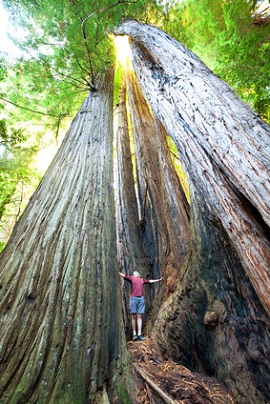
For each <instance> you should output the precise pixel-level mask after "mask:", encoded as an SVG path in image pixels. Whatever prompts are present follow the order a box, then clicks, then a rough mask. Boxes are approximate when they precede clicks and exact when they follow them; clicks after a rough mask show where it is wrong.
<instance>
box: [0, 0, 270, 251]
mask: <svg viewBox="0 0 270 404" xmlns="http://www.w3.org/2000/svg"><path fill="white" fill-rule="evenodd" d="M90 3H91V5H90ZM90 3H88V2H84V3H83V4H82V3H81V2H78V1H76V0H72V1H60V2H59V1H54V0H47V1H43V0H42V1H38V2H37V1H28V0H22V1H9V0H5V1H3V5H4V6H5V8H6V10H7V11H8V13H9V16H10V17H9V18H10V24H11V25H12V26H13V27H15V31H14V30H13V40H14V41H15V44H16V45H17V47H18V48H19V49H20V57H19V58H17V59H14V58H11V57H10V56H9V55H8V54H7V53H4V52H1V54H0V82H1V87H0V108H1V112H0V142H1V148H0V173H1V176H0V248H1V249H2V248H3V247H4V245H5V243H6V241H7V239H8V237H9V235H10V232H11V230H12V228H13V225H14V223H15V222H16V220H17V219H18V217H19V216H20V214H21V213H22V211H23V209H24V207H25V205H26V203H27V200H28V199H29V196H30V195H31V193H32V192H33V190H34V189H35V188H36V186H37V184H38V183H39V181H40V179H41V177H42V175H43V173H44V169H45V168H46V167H47V165H48V162H49V161H50V160H51V158H52V157H53V155H54V153H55V151H56V150H57V148H58V145H59V142H61V139H62V136H63V134H64V132H65V130H66V129H67V126H68V125H69V124H70V121H71V119H72V118H73V116H74V115H75V113H76V111H77V110H78V107H79V106H80V105H81V103H82V100H83V99H84V98H85V96H86V93H87V91H89V90H94V88H95V84H96V82H98V80H99V77H100V75H101V72H102V71H103V70H104V69H106V68H107V67H108V66H109V65H110V64H111V63H112V62H113V60H114V58H115V46H114V42H113V36H112V35H111V34H110V32H112V31H113V28H114V27H115V26H116V25H117V24H118V23H119V18H123V16H124V17H125V18H129V17H130V18H137V19H139V20H141V21H143V22H147V23H152V24H154V25H156V26H158V27H160V28H162V29H164V30H165V31H166V32H168V33H170V34H171V35H172V36H173V37H174V38H176V39H178V40H179V41H180V42H182V43H183V44H184V45H186V46H187V47H188V48H189V49H191V50H192V51H194V53H195V54H197V55H198V56H199V57H200V58H201V59H202V60H203V61H204V63H205V64H206V65H207V66H208V67H210V69H212V70H213V71H214V72H215V73H216V74H217V75H218V76H220V78H222V79H223V80H224V81H226V82H227V83H228V84H229V85H230V86H231V87H232V88H233V89H234V90H235V91H236V92H237V93H238V95H239V96H240V97H241V98H242V99H243V100H244V101H245V102H246V103H248V104H249V105H250V106H251V107H252V108H253V109H254V110H255V111H257V112H258V114H259V115H260V116H261V117H262V118H263V119H264V120H265V121H266V122H267V123H270V93H269V82H270V80H269V79H270V77H269V75H270V42H269V38H270V24H269V22H270V11H269V2H268V1H256V0H252V1H251V0H236V1H229V0H225V1H224V0H183V1H168V2H163V3H162V2H154V1H149V0H145V1H142V0H141V1H136V0H135V1H117V2H113V1H105V0H104V1H103V2H99V3H98V4H99V5H98V6H96V5H95V2H90ZM78 21H80V23H78ZM16 31H17V33H16ZM14 32H15V33H14ZM118 76H119V77H121V69H120V68H119V69H118V72H117V74H116V79H115V88H116V89H117V86H119V84H118V83H117V80H118ZM115 94H116V95H115V104H117V103H118V102H119V100H118V95H117V94H119V92H117V91H116V92H115ZM42 162H43V163H42Z"/></svg>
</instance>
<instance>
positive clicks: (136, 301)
mask: <svg viewBox="0 0 270 404" xmlns="http://www.w3.org/2000/svg"><path fill="white" fill-rule="evenodd" d="M119 275H120V276H121V277H122V278H124V279H126V280H127V281H129V282H131V294H130V302H129V308H130V312H131V318H132V330H133V341H137V340H140V341H145V338H144V337H143V336H142V314H144V312H145V303H144V297H143V285H144V284H145V283H155V282H160V281H161V280H162V278H160V279H144V278H141V275H140V274H139V272H137V271H135V272H133V276H130V275H125V274H122V273H121V272H119Z"/></svg>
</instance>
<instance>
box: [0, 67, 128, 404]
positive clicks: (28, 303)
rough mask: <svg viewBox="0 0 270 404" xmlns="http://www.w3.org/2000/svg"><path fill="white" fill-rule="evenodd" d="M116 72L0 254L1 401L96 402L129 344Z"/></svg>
mask: <svg viewBox="0 0 270 404" xmlns="http://www.w3.org/2000/svg"><path fill="white" fill-rule="evenodd" d="M112 76H113V75H112V74H109V75H107V77H106V79H105V80H104V83H103V85H101V87H100V88H99V90H98V91H97V92H95V93H92V94H89V95H88V97H87V98H86V100H85V102H84V104H83V105H82V107H81V109H80V111H79V113H78V114H77V116H76V117H75V119H74V121H73V122H72V125H71V127H70V130H69V131H68V133H67V135H66V138H65V140H64V142H63V144H62V146H61V148H60V149H59V152H58V153H57V155H56V157H55V159H54V161H53V163H52V164H51V166H50V167H49V169H48V171H47V173H46V174H45V176H44V178H43V180H42V182H41V184H40V186H39V187H38V189H37V191H36V192H35V193H34V195H33V196H32V198H31V200H30V203H29V204H28V206H27V208H26V210H25V212H24V214H23V215H22V217H21V218H20V220H19V221H18V223H17V224H16V226H15V228H14V231H13V233H12V235H11V237H10V240H9V242H8V244H7V246H6V248H5V249H4V251H3V252H2V254H1V263H0V274H1V276H0V285H1V290H0V293H1V303H0V315H1V327H0V340H1V356H0V358H1V359H0V378H1V383H0V386H1V387H0V395H1V402H2V403H14V404H15V403H19V402H39V403H43V402H64V401H65V402H72V403H83V402H88V401H89V400H90V401H91V400H94V398H95V395H96V393H97V391H98V390H99V389H102V388H104V386H105V384H104V383H105V380H107V378H108V375H109V369H110V365H111V364H112V363H113V361H116V358H117V357H118V356H119V355H120V354H121V350H122V348H123V349H124V346H125V344H124V335H123V332H122V330H123V326H122V320H121V318H122V317H121V297H120V289H119V280H118V268H116V260H115V257H116V242H115V240H116V237H115V234H116V233H115V218H114V197H113V147H112V145H113V119H112V111H113V108H112V89H113V77H112ZM103 385H104V386H103Z"/></svg>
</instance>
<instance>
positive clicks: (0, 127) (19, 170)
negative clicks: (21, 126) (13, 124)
mask: <svg viewBox="0 0 270 404" xmlns="http://www.w3.org/2000/svg"><path fill="white" fill-rule="evenodd" d="M26 138H27V137H26V135H25V134H24V133H23V131H22V130H15V129H14V128H11V129H8V127H7V124H6V121H5V120H1V121H0V144H1V148H0V221H1V222H0V223H1V226H2V225H3V222H5V220H6V218H5V216H4V215H5V211H6V209H7V207H8V205H9V204H11V203H12V202H14V198H15V196H16V194H17V193H18V185H19V184H21V185H22V184H23V185H24V186H25V185H29V184H31V185H33V183H35V185H37V182H38V181H39V180H40V176H39V174H38V172H37V170H35V169H34V168H33V167H32V163H33V159H34V157H35V156H36V153H37V146H36V145H32V146H26V145H25V146H23V143H24V142H25V141H26ZM21 199H22V198H20V201H21Z"/></svg>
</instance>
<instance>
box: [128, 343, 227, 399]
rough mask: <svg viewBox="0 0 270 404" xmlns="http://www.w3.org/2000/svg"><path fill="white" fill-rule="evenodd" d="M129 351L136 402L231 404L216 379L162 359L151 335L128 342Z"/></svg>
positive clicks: (223, 388) (224, 390) (225, 391)
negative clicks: (136, 382)
mask: <svg viewBox="0 0 270 404" xmlns="http://www.w3.org/2000/svg"><path fill="white" fill-rule="evenodd" d="M128 350H129V352H130V354H131V356H132V360H133V364H134V374H135V376H136V378H137V379H138V384H137V385H138V391H137V398H136V402H137V403H144V404H162V403H181V404H182V403H186V404H208V403H213V404H225V403H226V404H233V403H234V400H233V399H232V397H231V396H230V395H229V393H228V391H227V390H226V389H225V387H224V386H223V385H222V384H221V383H220V382H219V381H217V380H216V379H214V378H211V377H206V376H202V375H199V374H197V373H192V372H191V371H190V370H188V369H187V368H185V367H184V366H181V365H179V364H177V363H174V362H173V361H170V360H164V359H162V356H161V355H160V354H159V353H158V350H157V348H156V347H155V343H154V341H153V340H152V339H151V338H147V339H146V341H145V342H141V341H140V342H137V341H136V342H129V343H128Z"/></svg>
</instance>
